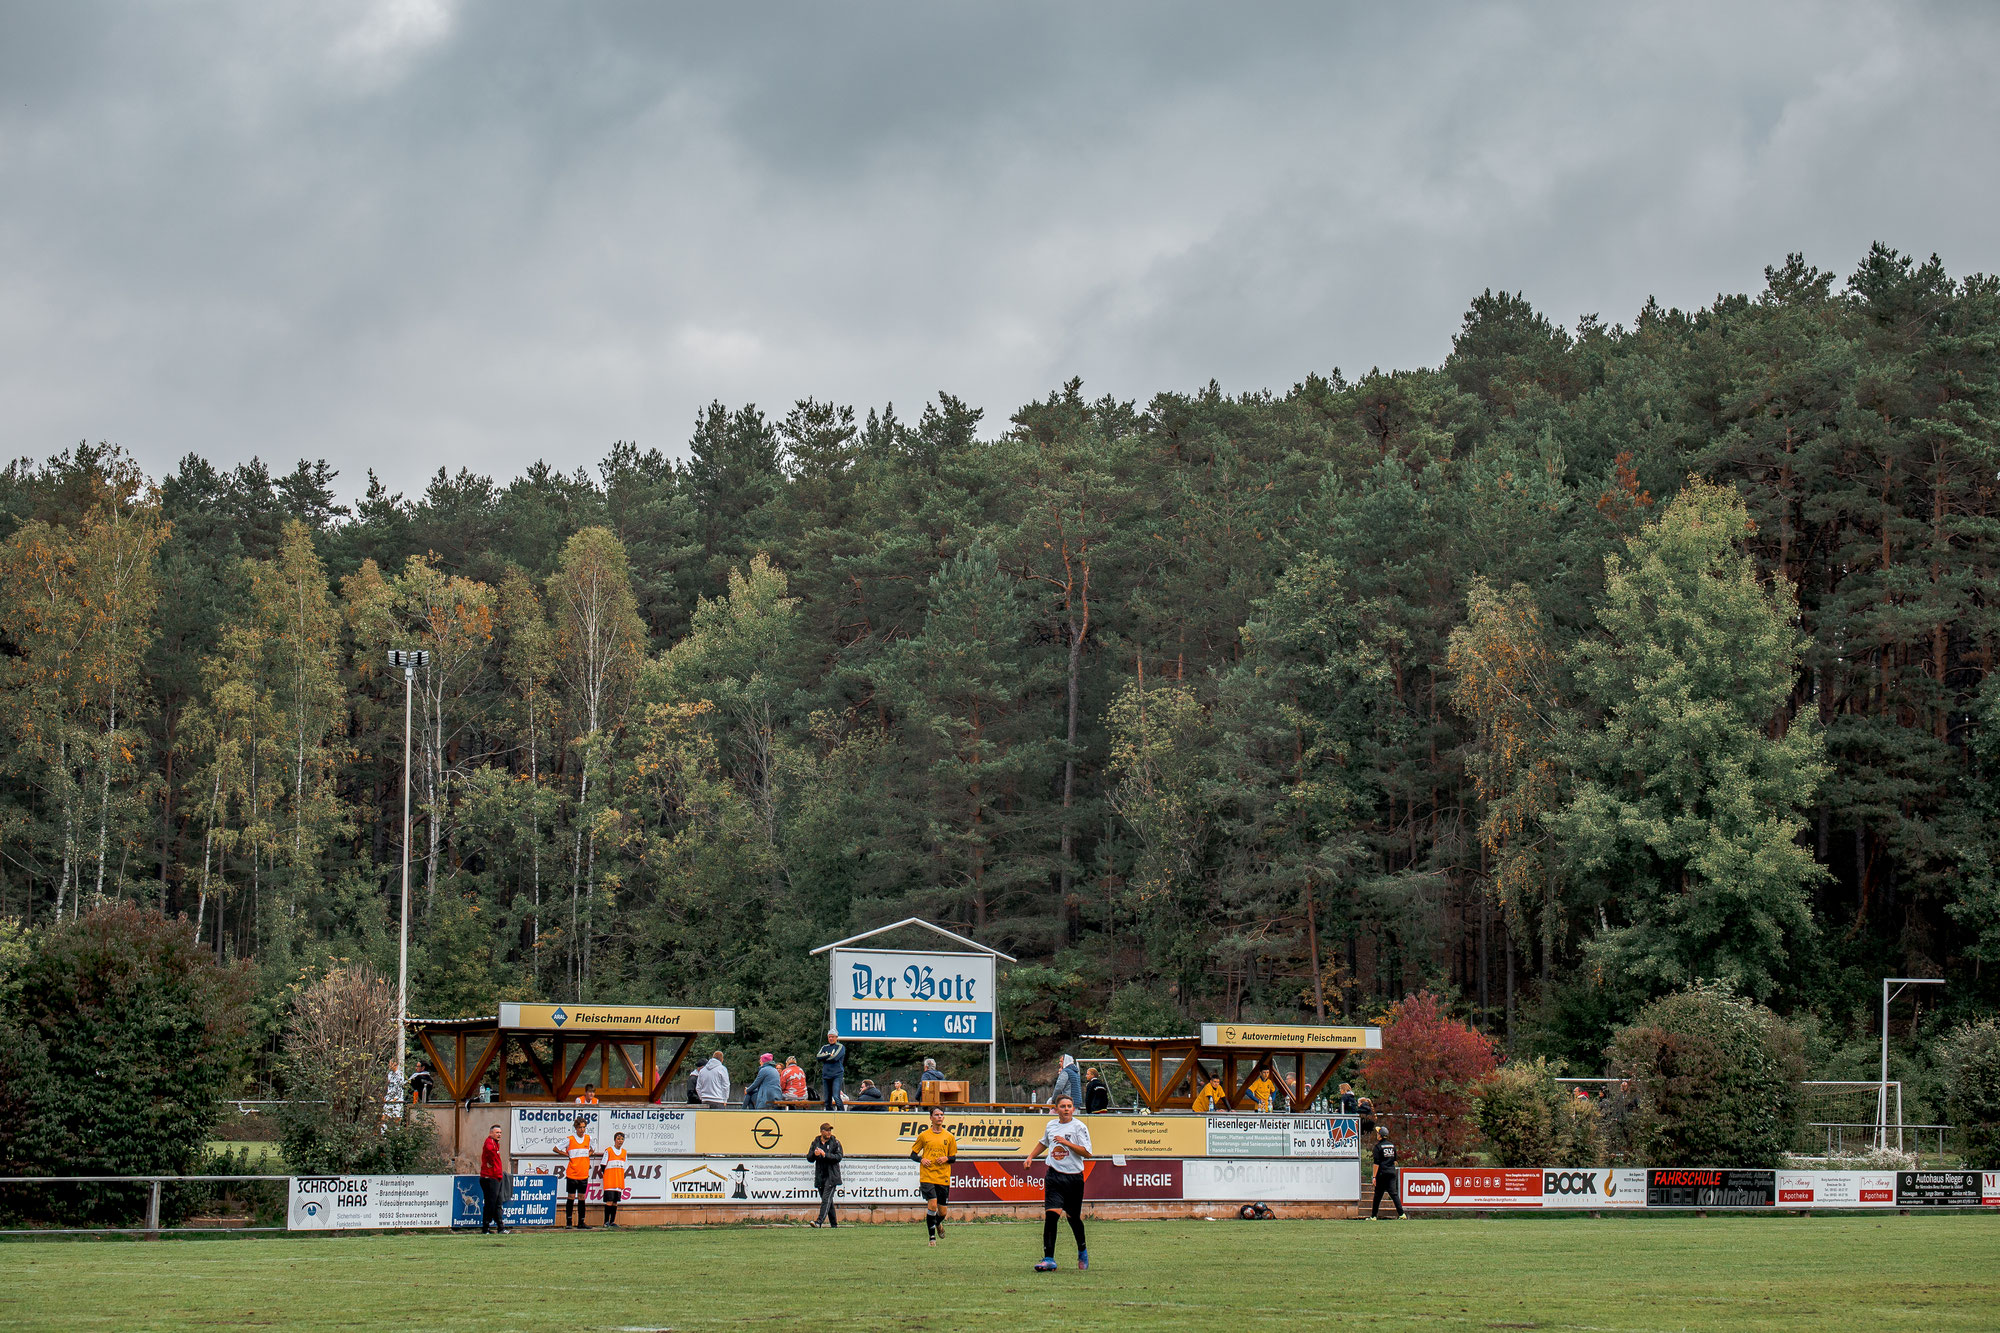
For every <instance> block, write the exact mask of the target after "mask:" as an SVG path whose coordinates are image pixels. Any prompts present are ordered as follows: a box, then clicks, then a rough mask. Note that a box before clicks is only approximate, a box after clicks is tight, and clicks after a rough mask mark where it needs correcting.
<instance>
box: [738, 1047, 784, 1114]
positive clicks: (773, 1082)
mask: <svg viewBox="0 0 2000 1333" xmlns="http://www.w3.org/2000/svg"><path fill="white" fill-rule="evenodd" d="M772 1060H773V1057H772V1055H771V1053H770V1052H769V1051H766V1052H764V1054H762V1055H760V1056H758V1057H757V1075H756V1077H755V1078H752V1079H751V1080H750V1086H749V1087H747V1088H745V1089H744V1090H743V1106H744V1109H745V1110H750V1111H762V1110H765V1109H767V1108H769V1107H770V1106H771V1105H772V1104H773V1103H775V1102H776V1101H777V1100H778V1095H779V1086H778V1066H777V1065H776V1064H774V1063H772Z"/></svg>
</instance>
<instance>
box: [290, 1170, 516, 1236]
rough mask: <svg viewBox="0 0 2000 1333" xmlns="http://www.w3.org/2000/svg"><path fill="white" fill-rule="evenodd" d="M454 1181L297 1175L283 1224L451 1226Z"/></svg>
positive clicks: (296, 1227)
mask: <svg viewBox="0 0 2000 1333" xmlns="http://www.w3.org/2000/svg"><path fill="white" fill-rule="evenodd" d="M454 1183H455V1180H454V1177H451V1176H293V1177H292V1178H291V1180H290V1181H289V1183H288V1184H287V1186H286V1189H285V1226H286V1228H287V1229H288V1230H291V1231H348V1230H354V1229H357V1228H365V1227H382V1228H397V1229H400V1228H405V1227H448V1226H450V1225H451V1214H452V1198H453V1188H452V1187H453V1185H454ZM473 1188H475V1189H477V1188H478V1186H477V1185H474V1187H473Z"/></svg>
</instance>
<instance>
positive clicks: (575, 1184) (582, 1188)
mask: <svg viewBox="0 0 2000 1333" xmlns="http://www.w3.org/2000/svg"><path fill="white" fill-rule="evenodd" d="M563 1181H564V1183H565V1184H567V1185H568V1186H569V1192H570V1193H571V1194H583V1193H586V1192H588V1191H589V1189H590V1182H589V1181H588V1180H578V1179H577V1178H576V1177H575V1176H564V1177H563Z"/></svg>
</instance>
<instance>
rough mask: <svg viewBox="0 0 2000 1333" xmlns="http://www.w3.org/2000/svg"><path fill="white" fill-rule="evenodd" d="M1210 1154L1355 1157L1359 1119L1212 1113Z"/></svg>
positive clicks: (1357, 1144) (1359, 1142)
mask: <svg viewBox="0 0 2000 1333" xmlns="http://www.w3.org/2000/svg"><path fill="white" fill-rule="evenodd" d="M1207 1131H1208V1132H1207V1140H1208V1155H1209V1156H1210V1157H1355V1158H1358V1157H1359V1156H1360V1155H1361V1148H1360V1144H1361V1121H1360V1120H1359V1119H1358V1118H1357V1117H1355V1116H1351V1115H1336V1116H1326V1115H1212V1116H1209V1117H1208V1126H1207Z"/></svg>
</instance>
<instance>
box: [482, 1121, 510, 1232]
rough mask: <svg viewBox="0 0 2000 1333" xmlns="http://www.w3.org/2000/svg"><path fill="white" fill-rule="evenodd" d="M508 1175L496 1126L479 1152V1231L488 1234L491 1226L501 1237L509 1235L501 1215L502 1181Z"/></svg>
mask: <svg viewBox="0 0 2000 1333" xmlns="http://www.w3.org/2000/svg"><path fill="white" fill-rule="evenodd" d="M505 1174H506V1167H505V1166H503V1165H502V1164H501V1160H500V1126H498V1125H495V1126H494V1127H493V1128H492V1129H490V1130H488V1131H487V1132H486V1143H485V1145H484V1146H483V1147H481V1148H480V1150H479V1195H480V1211H479V1231H480V1234H481V1235H484V1234H485V1233H486V1228H487V1227H488V1226H489V1225H490V1226H493V1227H497V1228H498V1229H499V1232H500V1234H501V1235H503V1236H504V1235H506V1234H507V1221H506V1219H505V1218H503V1217H502V1216H501V1215H500V1181H501V1179H502V1178H503V1177H504V1176H505Z"/></svg>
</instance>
